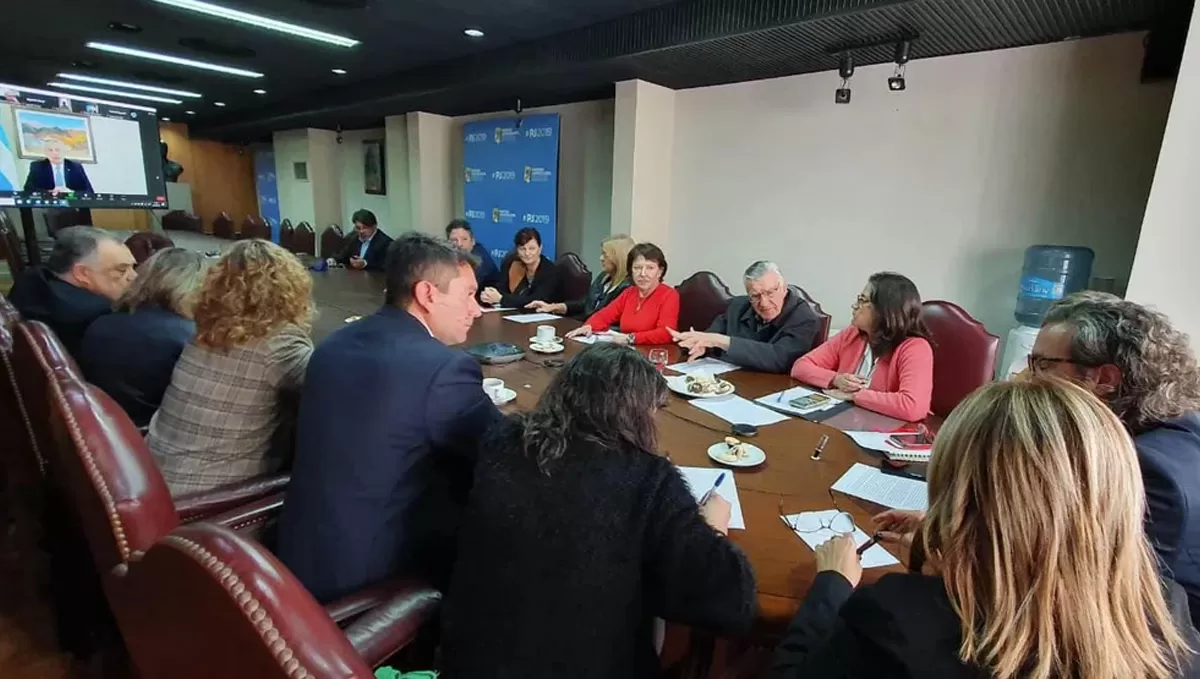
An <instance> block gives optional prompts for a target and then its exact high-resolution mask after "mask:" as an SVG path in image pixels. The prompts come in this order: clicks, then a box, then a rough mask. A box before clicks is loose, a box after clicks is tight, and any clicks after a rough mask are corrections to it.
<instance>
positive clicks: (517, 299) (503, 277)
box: [496, 252, 562, 309]
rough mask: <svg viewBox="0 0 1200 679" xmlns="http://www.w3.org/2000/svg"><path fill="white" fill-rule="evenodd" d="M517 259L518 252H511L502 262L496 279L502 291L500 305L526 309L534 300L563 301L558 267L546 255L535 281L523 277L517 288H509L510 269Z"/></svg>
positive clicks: (497, 285) (534, 277)
mask: <svg viewBox="0 0 1200 679" xmlns="http://www.w3.org/2000/svg"><path fill="white" fill-rule="evenodd" d="M516 261H517V253H515V252H510V253H508V254H507V255H506V256H505V257H504V262H502V263H501V264H500V273H499V274H498V279H499V280H497V281H496V290H499V291H500V306H507V307H515V308H517V309H524V308H525V305H526V304H529V303H530V302H532V301H534V300H541V301H543V302H561V301H562V291H561V290H559V289H558V269H557V268H556V267H555V266H554V262H552V261H550V259H549V258H547V257H546V255H542V263H541V264H538V268H537V273H535V274H533V282H532V283H531V282H530V281H529V279H528V278H522V279H521V282H520V284H518V285H517V288H516V289H515V290H510V289H509V288H508V270H509V269H510V268H512V265H513V263H514V262H516Z"/></svg>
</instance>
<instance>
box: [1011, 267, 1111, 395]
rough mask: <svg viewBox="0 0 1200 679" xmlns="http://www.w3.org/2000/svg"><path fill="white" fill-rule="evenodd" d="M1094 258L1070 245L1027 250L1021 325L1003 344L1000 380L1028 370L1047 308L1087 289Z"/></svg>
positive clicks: (1019, 316) (1018, 315) (1019, 300)
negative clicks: (1027, 364) (1027, 366)
mask: <svg viewBox="0 0 1200 679" xmlns="http://www.w3.org/2000/svg"><path fill="white" fill-rule="evenodd" d="M1095 257H1096V255H1095V253H1094V252H1092V249H1091V248H1083V247H1076V246H1067V245H1034V246H1032V247H1030V248H1028V249H1027V250H1025V266H1024V267H1022V269H1021V289H1020V291H1018V293H1017V311H1016V313H1015V314H1014V316H1016V319H1017V323H1019V325H1018V326H1017V327H1015V328H1013V329H1012V330H1011V331H1009V333H1008V340H1007V341H1006V342H1005V343H1004V358H1002V359H1001V360H1000V369H999V373H1000V374H999V375H998V377H999V378H1000V379H1008V378H1010V377H1012V376H1013V375H1015V374H1017V373H1019V372H1021V371H1022V370H1024V369H1025V365H1026V362H1027V360H1028V357H1029V353H1030V351H1032V349H1033V342H1034V340H1035V339H1037V331H1038V327H1039V326H1040V325H1041V324H1042V318H1043V317H1044V316H1045V315H1046V309H1049V308H1050V305H1051V304H1053V303H1055V302H1057V301H1058V300H1060V299H1062V298H1063V297H1066V296H1067V295H1069V294H1071V293H1072V292H1078V291H1079V290H1083V289H1084V288H1086V287H1087V284H1088V281H1089V280H1090V279H1091V276H1092V261H1093V260H1094V259H1095Z"/></svg>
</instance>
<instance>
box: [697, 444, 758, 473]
mask: <svg viewBox="0 0 1200 679" xmlns="http://www.w3.org/2000/svg"><path fill="white" fill-rule="evenodd" d="M742 446H744V447H745V449H746V453H747V455H746V457H745V458H744V459H741V460H738V461H736V462H734V461H731V460H728V459H726V458H724V457H721V456H722V455H723V454H725V453H726V452H728V451H729V444H728V443H725V442H724V441H722V442H720V443H714V444H712V445H711V446H709V447H708V457H709V458H710V459H711V460H712V461H713V462H716V463H717V464H723V465H725V466H727V467H757V466H758V465H760V464H762V463H764V462H766V461H767V454H766V453H764V452H763V449H762V448H759V447H758V446H756V445H754V444H753V443H746V442H744V441H743V442H742Z"/></svg>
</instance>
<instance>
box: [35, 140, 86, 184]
mask: <svg viewBox="0 0 1200 679" xmlns="http://www.w3.org/2000/svg"><path fill="white" fill-rule="evenodd" d="M42 148H44V149H45V150H46V157H45V158H42V159H41V160H35V161H33V162H32V163H30V164H29V174H28V175H27V176H26V177H25V190H26V191H49V192H51V193H54V194H59V193H67V192H68V191H74V192H76V193H94V192H93V191H92V183H91V182H90V181H88V176H87V172H85V171H84V169H83V164H82V163H79V162H77V161H74V160H67V159H66V158H63V152H64V151H65V150H66V148H65V147H64V145H63V143H62V142H61V141H59V140H58V139H55V138H53V137H46V138H43V140H42Z"/></svg>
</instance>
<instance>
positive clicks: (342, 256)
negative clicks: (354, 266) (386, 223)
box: [334, 229, 392, 271]
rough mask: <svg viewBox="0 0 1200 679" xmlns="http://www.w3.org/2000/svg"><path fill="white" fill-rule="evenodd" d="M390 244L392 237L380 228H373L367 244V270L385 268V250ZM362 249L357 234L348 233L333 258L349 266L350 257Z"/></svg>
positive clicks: (356, 254)
mask: <svg viewBox="0 0 1200 679" xmlns="http://www.w3.org/2000/svg"><path fill="white" fill-rule="evenodd" d="M391 244H392V239H391V238H389V237H388V235H387V234H386V233H384V232H383V230H382V229H375V235H374V236H372V237H371V242H370V243H368V244H367V256H366V257H364V259H366V260H367V266H366V269H367V271H383V270H384V269H385V268H387V251H388V246H390V245H391ZM361 249H362V241H360V240H358V236H357V235H355V234H353V233H352V234H350V235H349V236H347V237H346V242H345V244H344V245H343V246H342V250H341V251H340V252H338V253H337V255H336V256H334V259H335V260H336V261H337V262H338V263H339V264H342V265H344V266H350V258H351V257H357V256H358V253H359V251H360V250H361Z"/></svg>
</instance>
